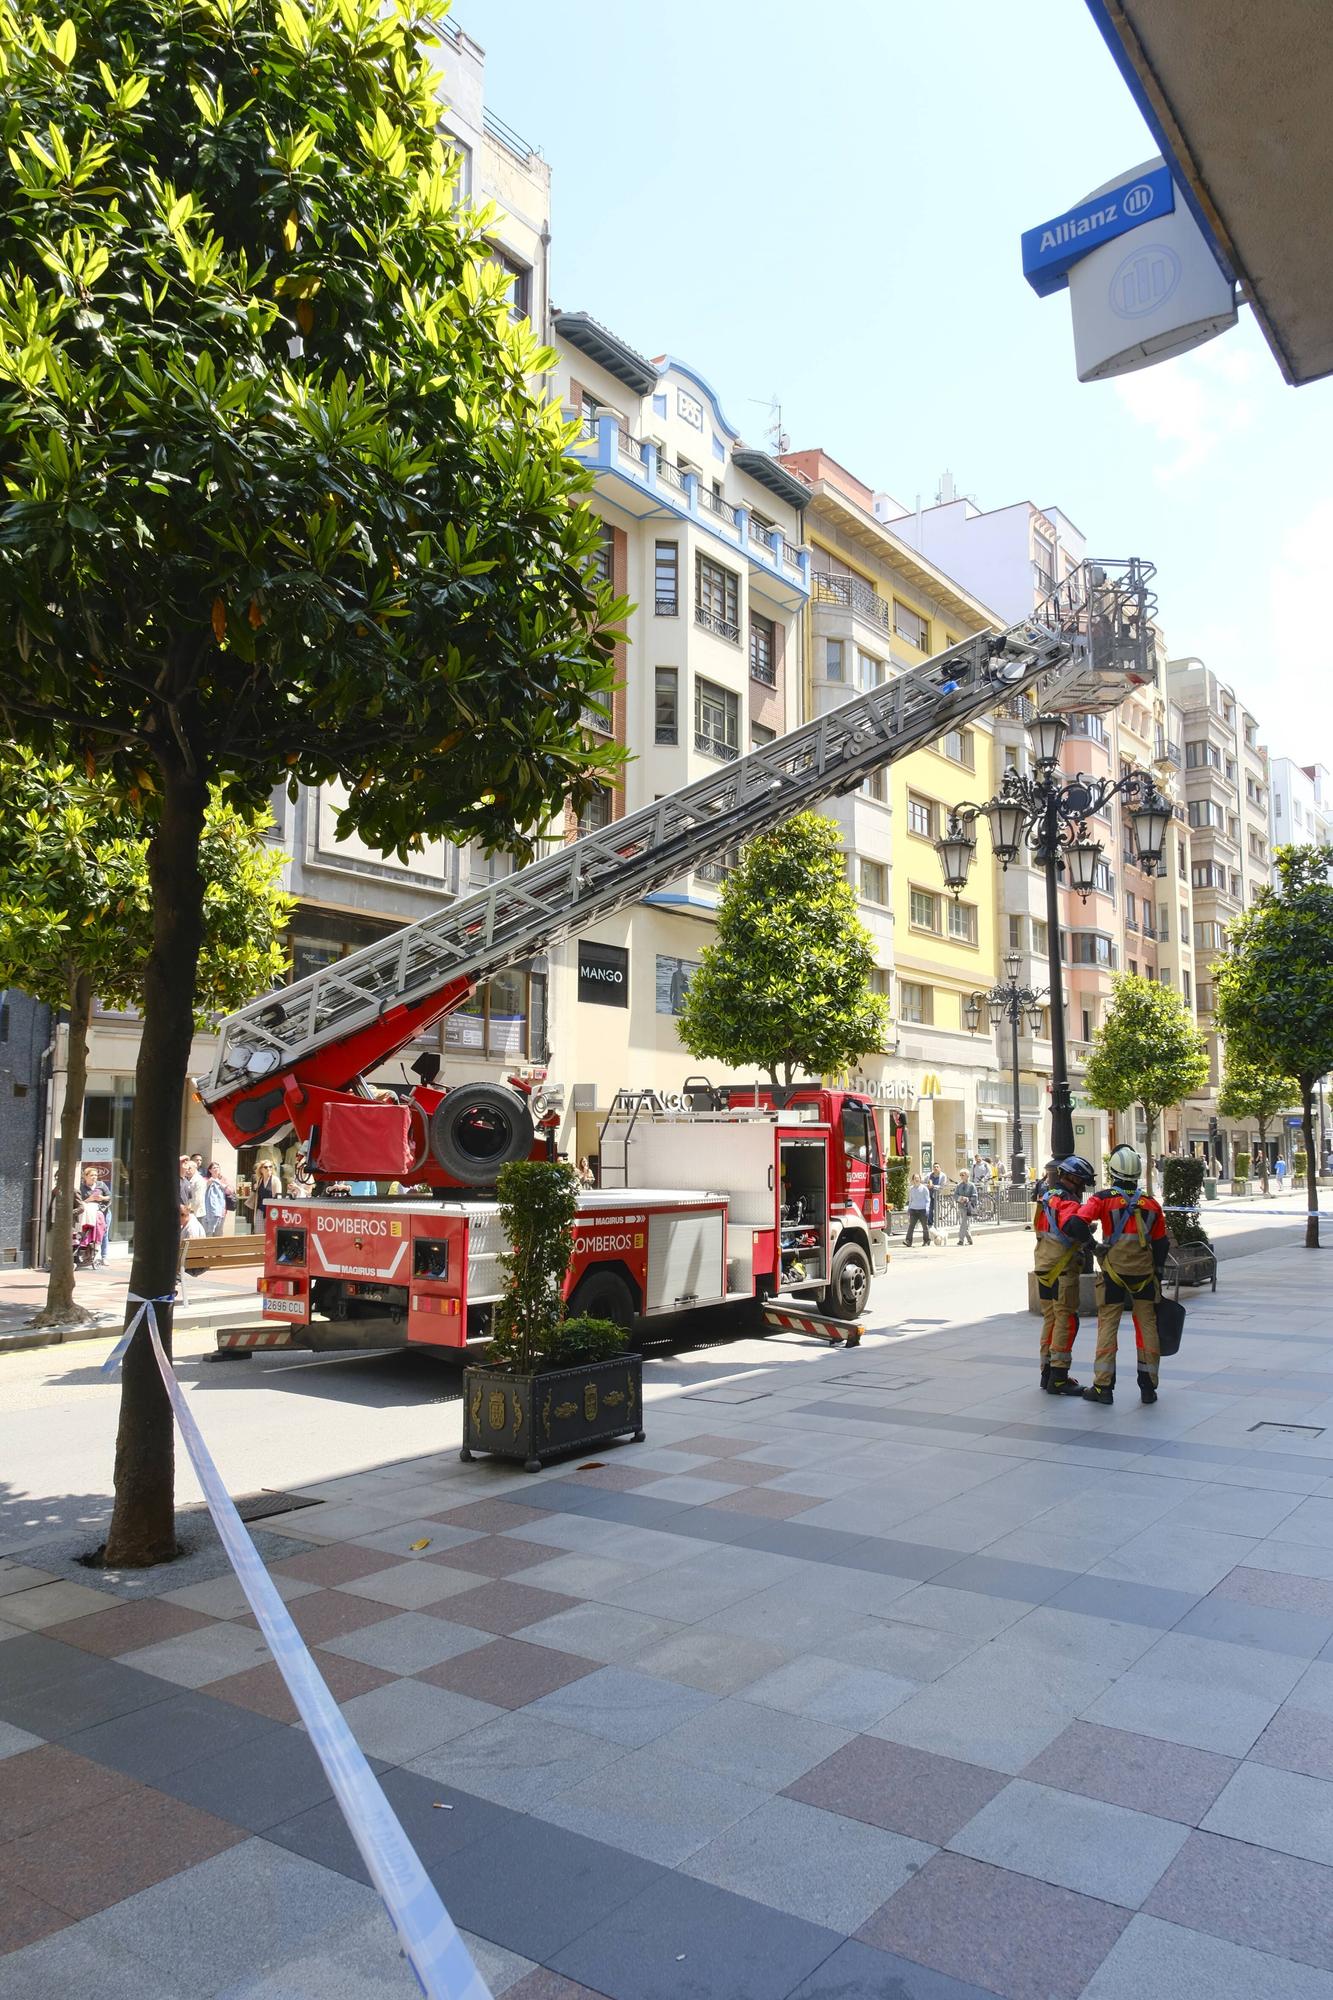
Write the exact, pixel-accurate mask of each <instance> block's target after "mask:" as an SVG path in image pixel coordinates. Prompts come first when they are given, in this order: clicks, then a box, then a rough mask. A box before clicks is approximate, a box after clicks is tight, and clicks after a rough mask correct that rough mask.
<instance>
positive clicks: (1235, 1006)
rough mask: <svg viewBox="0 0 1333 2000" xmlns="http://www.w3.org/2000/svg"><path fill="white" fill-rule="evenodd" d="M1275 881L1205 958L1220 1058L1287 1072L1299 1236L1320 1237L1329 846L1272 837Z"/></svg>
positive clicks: (1329, 992) (1329, 985)
mask: <svg viewBox="0 0 1333 2000" xmlns="http://www.w3.org/2000/svg"><path fill="white" fill-rule="evenodd" d="M1274 860H1275V862H1276V864H1277V871H1278V878H1279V886H1278V887H1277V888H1275V889H1274V888H1268V889H1263V890H1261V891H1260V893H1259V895H1258V896H1256V898H1255V900H1254V902H1253V903H1252V904H1251V906H1250V908H1249V909H1248V910H1246V911H1245V912H1244V914H1243V915H1242V916H1240V917H1238V918H1237V920H1236V922H1235V923H1234V924H1233V925H1232V926H1231V931H1230V935H1229V937H1228V939H1227V949H1226V952H1225V953H1224V955H1223V957H1222V958H1221V959H1219V960H1218V962H1217V963H1216V965H1215V966H1214V968H1213V977H1214V980H1215V982H1216V987H1217V1020H1218V1025H1219V1027H1220V1028H1221V1030H1222V1033H1223V1034H1224V1035H1225V1037H1226V1044H1227V1056H1228V1061H1230V1062H1238V1063H1244V1064H1250V1065H1253V1066H1254V1067H1256V1068H1257V1069H1260V1070H1263V1071H1270V1072H1271V1071H1276V1072H1279V1073H1281V1074H1283V1075H1286V1076H1292V1077H1295V1079H1296V1082H1297V1084H1298V1086H1299V1094H1300V1099H1301V1106H1302V1110H1303V1113H1304V1119H1303V1123H1304V1128H1305V1148H1304V1150H1305V1174H1306V1209H1307V1216H1306V1226H1305V1241H1306V1244H1307V1246H1308V1247H1309V1248H1310V1249H1318V1247H1319V1193H1318V1173H1319V1150H1318V1147H1317V1145H1316V1144H1315V1132H1314V1095H1315V1091H1316V1089H1317V1088H1318V1085H1319V1079H1320V1078H1321V1077H1322V1076H1325V1075H1327V1073H1328V1071H1329V1070H1330V1069H1333V883H1331V882H1330V881H1329V870H1330V868H1333V848H1329V847H1279V848H1278V850H1277V853H1276V855H1275V856H1274Z"/></svg>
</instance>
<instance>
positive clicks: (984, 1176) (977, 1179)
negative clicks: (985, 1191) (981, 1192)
mask: <svg viewBox="0 0 1333 2000" xmlns="http://www.w3.org/2000/svg"><path fill="white" fill-rule="evenodd" d="M972 1184H973V1186H974V1187H979V1188H982V1187H984V1188H988V1187H989V1186H990V1168H989V1167H988V1166H987V1164H986V1162H985V1160H984V1159H983V1158H982V1157H981V1154H980V1153H978V1154H977V1156H976V1158H975V1159H974V1160H973V1162H972Z"/></svg>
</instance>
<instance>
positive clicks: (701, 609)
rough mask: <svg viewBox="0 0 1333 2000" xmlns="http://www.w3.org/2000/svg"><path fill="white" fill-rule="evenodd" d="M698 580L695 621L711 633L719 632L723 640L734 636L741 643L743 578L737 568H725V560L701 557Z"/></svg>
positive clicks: (698, 562)
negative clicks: (719, 561) (722, 561)
mask: <svg viewBox="0 0 1333 2000" xmlns="http://www.w3.org/2000/svg"><path fill="white" fill-rule="evenodd" d="M695 582H696V586H697V587H696V593H695V594H696V599H697V601H696V603H695V607H694V618H695V623H696V624H698V625H702V626H704V627H705V629H706V630H707V631H709V632H716V633H717V635H718V637H719V638H720V639H730V640H731V641H732V643H733V644H734V645H739V644H740V637H741V628H740V624H739V622H738V620H739V618H740V609H739V606H740V578H739V577H738V576H737V574H736V572H735V570H732V569H723V567H722V565H721V563H715V562H710V561H709V559H708V557H707V556H700V557H698V559H697V568H696V573H695Z"/></svg>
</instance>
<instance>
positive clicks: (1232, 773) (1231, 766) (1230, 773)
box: [1225, 757, 1236, 785]
mask: <svg viewBox="0 0 1333 2000" xmlns="http://www.w3.org/2000/svg"><path fill="white" fill-rule="evenodd" d="M1225 769H1226V775H1227V783H1228V784H1229V785H1234V784H1235V782H1236V760H1235V758H1234V757H1228V758H1227V759H1226V763H1225Z"/></svg>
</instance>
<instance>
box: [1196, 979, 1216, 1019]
mask: <svg viewBox="0 0 1333 2000" xmlns="http://www.w3.org/2000/svg"><path fill="white" fill-rule="evenodd" d="M1212 1011H1213V983H1212V981H1211V980H1210V979H1201V980H1200V981H1199V1012H1200V1013H1201V1014H1211V1013H1212Z"/></svg>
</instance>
